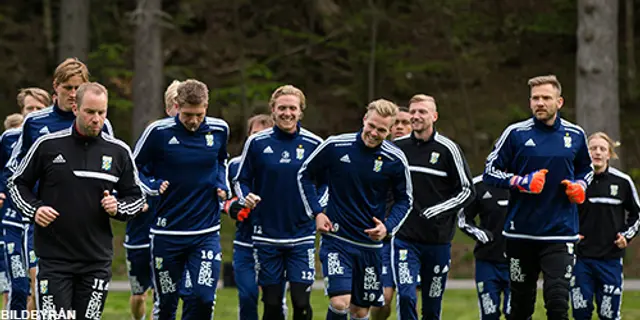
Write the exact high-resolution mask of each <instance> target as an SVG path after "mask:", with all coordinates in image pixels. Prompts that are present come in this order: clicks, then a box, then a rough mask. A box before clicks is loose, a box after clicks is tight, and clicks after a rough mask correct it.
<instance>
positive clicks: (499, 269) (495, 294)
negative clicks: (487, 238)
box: [476, 260, 511, 320]
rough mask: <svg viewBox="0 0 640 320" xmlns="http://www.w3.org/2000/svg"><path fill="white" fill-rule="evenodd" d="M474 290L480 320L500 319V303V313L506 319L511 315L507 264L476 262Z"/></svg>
mask: <svg viewBox="0 0 640 320" xmlns="http://www.w3.org/2000/svg"><path fill="white" fill-rule="evenodd" d="M476 289H478V306H480V319H482V320H493V319H500V304H501V302H502V312H503V313H504V314H505V315H506V316H507V318H508V316H509V314H510V313H511V311H510V310H509V299H510V298H509V297H510V295H511V291H510V289H509V264H507V263H495V262H489V261H483V260H476ZM501 297H502V299H501ZM501 300H502V301H501Z"/></svg>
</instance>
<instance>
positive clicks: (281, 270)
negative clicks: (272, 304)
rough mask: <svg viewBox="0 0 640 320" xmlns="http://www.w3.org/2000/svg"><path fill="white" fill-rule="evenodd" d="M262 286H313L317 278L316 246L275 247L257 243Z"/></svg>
mask: <svg viewBox="0 0 640 320" xmlns="http://www.w3.org/2000/svg"><path fill="white" fill-rule="evenodd" d="M253 247H254V249H255V250H256V253H257V257H258V284H259V285H260V286H269V285H280V284H282V283H283V282H285V281H289V282H290V283H294V282H297V283H305V284H312V283H313V281H314V280H315V278H316V266H315V263H316V259H315V252H316V249H315V244H313V243H302V244H298V245H295V246H274V245H266V244H258V243H255V244H254V245H253Z"/></svg>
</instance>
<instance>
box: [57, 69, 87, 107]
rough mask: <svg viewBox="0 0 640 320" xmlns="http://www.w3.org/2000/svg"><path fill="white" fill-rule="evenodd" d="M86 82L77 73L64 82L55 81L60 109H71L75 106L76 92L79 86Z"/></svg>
mask: <svg viewBox="0 0 640 320" xmlns="http://www.w3.org/2000/svg"><path fill="white" fill-rule="evenodd" d="M85 82H86V81H84V80H83V79H82V77H81V76H80V75H75V76H73V77H71V78H69V79H68V80H67V81H65V82H63V83H55V82H54V83H53V89H54V90H55V91H56V96H57V99H58V106H59V107H60V109H62V110H64V111H70V110H72V109H73V107H75V105H76V92H77V91H78V87H80V85H81V84H83V83H85Z"/></svg>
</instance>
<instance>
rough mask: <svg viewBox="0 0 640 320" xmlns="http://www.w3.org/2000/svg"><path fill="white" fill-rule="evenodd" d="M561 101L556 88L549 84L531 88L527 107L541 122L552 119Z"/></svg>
mask: <svg viewBox="0 0 640 320" xmlns="http://www.w3.org/2000/svg"><path fill="white" fill-rule="evenodd" d="M563 103H564V99H562V97H561V96H560V95H559V92H558V89H556V88H555V87H554V86H553V85H551V84H543V85H539V86H535V87H532V88H531V97H530V98H529V107H530V108H531V112H532V113H533V115H534V116H535V117H536V119H538V120H540V121H542V122H547V121H549V120H552V119H554V118H555V116H556V114H557V113H558V110H559V109H560V108H562V104H563Z"/></svg>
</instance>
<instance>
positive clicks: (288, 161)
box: [234, 85, 326, 320]
mask: <svg viewBox="0 0 640 320" xmlns="http://www.w3.org/2000/svg"><path fill="white" fill-rule="evenodd" d="M269 106H270V107H271V115H272V117H273V119H274V121H275V126H274V127H273V128H272V129H269V130H265V131H261V132H259V133H258V134H255V135H252V136H251V137H249V139H248V140H247V142H246V143H245V145H244V148H243V151H242V158H241V160H240V165H239V167H238V174H237V176H236V177H235V179H234V181H235V183H234V185H235V189H236V194H237V195H238V198H239V199H240V203H241V204H242V203H243V204H244V205H245V206H246V207H248V208H249V209H252V211H251V214H250V216H251V221H252V225H253V236H252V240H253V247H254V249H255V250H256V254H257V264H258V265H259V271H258V285H260V287H261V288H262V301H263V302H264V315H263V319H265V320H272V319H273V320H276V319H283V317H284V315H283V312H282V299H283V290H282V283H283V282H285V281H288V282H289V284H290V290H291V302H292V304H293V319H294V320H303V319H312V318H313V316H312V310H311V304H310V301H309V299H310V295H311V290H310V287H311V285H313V282H314V280H315V273H316V272H315V239H316V237H315V227H314V225H313V221H312V220H309V218H308V217H307V215H306V214H305V204H304V203H303V200H302V199H301V198H300V193H299V192H298V183H297V174H298V170H299V169H300V166H301V165H302V163H303V162H304V160H305V159H306V158H308V157H309V155H310V154H312V153H313V151H314V150H315V149H316V148H317V147H318V145H320V143H322V139H321V138H320V137H318V136H316V135H315V134H313V133H311V132H310V131H308V130H306V129H304V128H302V127H301V126H300V123H299V121H300V119H301V118H302V113H303V112H304V110H305V108H306V98H305V95H304V93H303V92H302V90H300V89H298V88H296V87H294V86H291V85H286V86H282V87H279V88H277V89H276V90H275V91H274V92H273V94H272V95H271V99H270V101H269ZM320 189H321V190H320V192H323V193H325V194H326V192H325V191H326V187H322V188H320Z"/></svg>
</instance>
